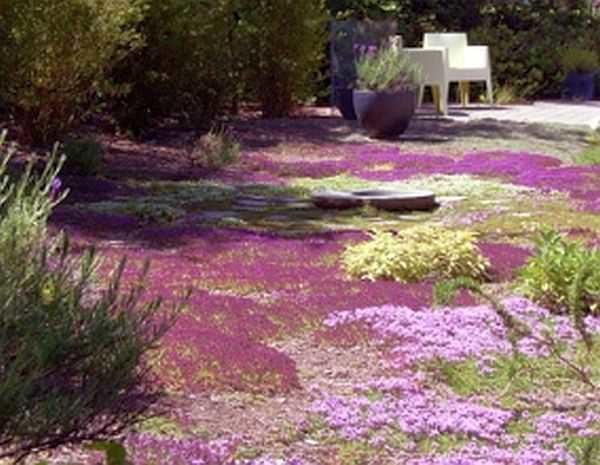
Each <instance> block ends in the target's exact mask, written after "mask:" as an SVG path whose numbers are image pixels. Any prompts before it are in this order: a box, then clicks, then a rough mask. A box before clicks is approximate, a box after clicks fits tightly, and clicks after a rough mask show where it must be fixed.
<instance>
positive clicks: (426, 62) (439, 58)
mask: <svg viewBox="0 0 600 465" xmlns="http://www.w3.org/2000/svg"><path fill="white" fill-rule="evenodd" d="M403 51H404V52H406V53H407V54H408V56H409V58H410V59H411V61H413V62H414V63H418V64H419V65H420V66H421V68H422V70H423V80H424V83H430V82H432V81H433V82H445V81H446V74H447V68H448V49H447V48H446V47H431V48H404V49H403Z"/></svg>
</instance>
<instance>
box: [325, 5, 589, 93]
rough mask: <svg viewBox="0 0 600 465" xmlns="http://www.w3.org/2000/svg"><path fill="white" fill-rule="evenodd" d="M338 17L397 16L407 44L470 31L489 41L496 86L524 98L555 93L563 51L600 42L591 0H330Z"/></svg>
mask: <svg viewBox="0 0 600 465" xmlns="http://www.w3.org/2000/svg"><path fill="white" fill-rule="evenodd" d="M327 4H328V7H329V9H330V11H331V13H332V15H334V16H336V17H337V18H348V17H359V18H360V17H365V16H366V17H370V18H374V19H381V18H387V19H389V18H395V19H396V20H397V22H398V32H399V33H400V34H401V35H402V36H403V38H404V43H405V44H406V45H408V46H420V45H421V41H422V37H423V34H424V33H425V32H443V31H448V32H450V31H465V32H468V33H469V41H470V42H471V43H473V44H482V45H490V53H491V55H492V62H493V77H494V80H495V81H496V86H497V87H505V86H510V87H511V88H512V89H513V90H514V92H515V93H516V94H517V95H518V96H521V97H544V96H552V97H556V96H558V95H559V93H560V84H561V82H562V79H563V78H564V71H563V70H562V69H561V67H560V65H559V56H558V50H559V49H560V48H562V47H564V46H566V45H569V44H572V43H574V42H577V43H578V44H579V43H581V41H582V39H583V40H585V41H586V43H587V46H588V47H599V46H600V27H598V26H599V25H600V19H599V18H598V17H594V16H592V14H591V8H590V5H589V2H588V1H587V0H531V1H527V2H525V1H503V2H498V1H494V0H469V1H464V0H448V1H441V0H329V1H328V3H327Z"/></svg>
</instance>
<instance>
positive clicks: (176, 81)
mask: <svg viewBox="0 0 600 465" xmlns="http://www.w3.org/2000/svg"><path fill="white" fill-rule="evenodd" d="M236 4H237V2H235V1H234V0H212V1H211V2H210V7H208V6H207V2H204V1H200V0H147V9H146V14H145V18H144V20H143V22H142V23H141V24H140V26H139V31H140V33H141V34H142V36H143V37H144V41H145V46H144V47H143V48H142V49H140V50H138V51H137V52H136V53H134V54H132V55H130V56H129V58H128V59H127V60H125V61H123V62H122V64H121V65H120V66H119V67H118V68H117V69H116V70H115V71H114V73H113V77H114V79H115V80H116V81H117V82H118V83H120V85H122V86H127V87H129V92H128V93H127V94H126V95H124V96H123V97H122V98H120V99H119V100H118V101H117V103H116V105H115V108H114V110H115V114H116V117H117V119H118V121H119V124H120V125H121V126H123V127H124V128H127V129H130V130H133V131H134V132H136V133H139V132H141V131H142V130H143V128H144V127H145V126H147V125H148V124H149V123H150V122H151V120H152V119H153V118H161V117H164V116H168V115H176V116H178V117H180V118H182V119H184V120H187V121H188V122H192V123H193V124H194V125H197V126H210V123H211V121H212V119H213V118H214V117H215V116H216V115H218V114H219V113H221V112H223V111H224V109H225V107H226V106H227V105H228V104H229V103H231V102H232V101H233V100H235V96H236V95H237V93H238V88H239V83H240V82H241V80H240V79H239V78H238V76H237V72H238V67H239V66H241V65H240V64H239V61H240V59H239V57H238V56H236V53H237V50H238V48H239V47H240V44H242V43H243V42H244V40H243V38H242V37H241V36H240V27H239V26H238V24H237V21H236V19H235V18H236V16H235V12H236V6H237V5H236Z"/></svg>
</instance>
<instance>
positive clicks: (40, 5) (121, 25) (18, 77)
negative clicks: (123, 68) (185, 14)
mask: <svg viewBox="0 0 600 465" xmlns="http://www.w3.org/2000/svg"><path fill="white" fill-rule="evenodd" d="M141 17H142V0H111V1H106V0H86V1H82V0H0V76H2V79H0V99H3V100H4V101H5V102H6V103H7V104H8V105H9V106H10V107H11V109H12V111H13V113H14V115H15V117H16V119H17V121H18V123H20V125H21V128H22V130H23V132H24V135H25V136H26V137H27V138H29V139H31V140H33V141H35V142H48V141H53V140H55V139H57V138H59V136H60V135H61V134H64V133H65V132H66V131H67V130H68V129H69V128H70V127H71V126H72V125H73V124H75V123H77V122H78V121H79V120H80V119H81V118H82V117H83V116H84V115H85V114H86V112H87V111H88V110H89V109H90V107H91V104H92V99H93V98H94V97H95V96H96V95H98V94H99V93H101V92H105V91H107V90H108V89H109V87H108V81H107V73H108V71H109V70H110V69H111V68H112V67H113V66H114V65H115V64H116V63H117V62H118V61H119V60H120V59H121V58H123V57H124V56H126V55H127V54H128V53H129V52H130V51H131V50H132V49H135V48H136V47H138V46H139V45H140V40H141V37H140V35H139V34H138V33H137V31H136V30H135V25H136V23H137V22H138V21H140V20H141ZM113 90H115V89H113Z"/></svg>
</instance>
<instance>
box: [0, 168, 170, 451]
mask: <svg viewBox="0 0 600 465" xmlns="http://www.w3.org/2000/svg"><path fill="white" fill-rule="evenodd" d="M3 160H4V163H3V165H2V168H0V179H2V182H1V183H0V186H1V187H0V263H2V266H1V267H0V459H3V458H12V459H15V460H19V459H22V458H24V457H26V456H27V455H29V454H32V453H35V452H38V451H41V450H47V449H53V448H56V447H59V446H61V445H65V444H73V443H78V442H82V441H87V440H93V439H106V438H110V437H111V436H113V435H115V434H118V433H119V432H121V431H122V430H123V429H124V428H126V427H129V426H131V425H132V424H134V423H136V422H137V421H138V420H139V419H141V418H143V416H144V415H145V414H147V413H148V412H149V409H150V408H151V406H152V405H153V404H154V403H156V401H157V400H158V399H159V398H160V395H161V393H160V391H159V390H158V389H157V387H156V386H153V385H151V384H150V379H149V378H148V376H147V367H146V366H145V363H144V361H143V360H144V358H145V354H146V353H147V352H148V351H149V350H150V349H151V348H152V347H153V346H154V344H155V343H156V341H157V339H158V338H159V337H160V336H161V335H162V334H163V333H164V331H165V330H166V329H167V327H168V325H169V323H170V318H164V317H162V316H160V315H158V314H157V310H158V308H159V305H160V301H158V300H155V301H151V302H148V301H147V300H146V301H144V302H145V303H142V292H143V288H144V284H143V282H142V280H140V281H139V282H137V283H132V285H131V286H130V287H128V290H127V291H124V290H122V289H121V285H120V284H121V276H122V271H123V267H124V262H122V263H121V266H119V267H118V268H117V269H116V270H115V272H114V273H113V275H112V277H111V278H110V282H109V283H108V285H107V286H106V287H99V285H98V284H97V280H96V279H95V271H96V269H97V266H98V260H97V258H96V255H95V253H94V252H93V251H92V250H90V251H88V252H86V253H84V254H83V255H81V256H75V255H73V254H72V253H71V252H70V250H69V244H68V241H67V240H66V239H65V238H64V237H63V238H60V237H59V238H51V237H49V236H48V235H47V233H46V220H47V218H48V215H49V214H50V212H51V210H52V207H53V206H54V205H55V204H56V202H57V201H59V200H60V199H61V198H62V196H60V195H59V196H58V197H57V193H56V192H55V190H56V188H57V185H56V183H55V179H56V178H55V176H56V173H57V172H58V169H59V168H60V164H61V162H57V161H56V157H52V158H50V160H49V162H48V164H47V166H46V169H45V171H44V172H43V173H42V174H41V175H39V176H34V175H33V174H32V173H33V169H32V165H29V167H28V169H27V170H26V171H25V174H23V176H22V177H21V178H20V180H19V181H17V182H10V181H9V180H8V178H7V177H6V176H5V175H4V173H5V169H6V163H7V160H8V158H3Z"/></svg>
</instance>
